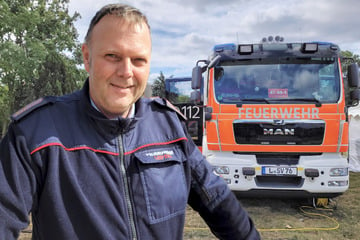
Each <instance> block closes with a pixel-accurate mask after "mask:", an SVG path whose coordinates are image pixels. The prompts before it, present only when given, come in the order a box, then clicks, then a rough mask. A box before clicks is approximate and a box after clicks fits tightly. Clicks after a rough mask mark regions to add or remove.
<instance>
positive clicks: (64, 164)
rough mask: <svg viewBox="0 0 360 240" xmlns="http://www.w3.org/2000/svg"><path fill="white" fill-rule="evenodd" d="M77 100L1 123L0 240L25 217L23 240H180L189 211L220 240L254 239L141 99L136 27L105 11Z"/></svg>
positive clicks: (153, 105)
mask: <svg viewBox="0 0 360 240" xmlns="http://www.w3.org/2000/svg"><path fill="white" fill-rule="evenodd" d="M82 52H83V57H84V64H85V68H86V70H87V71H88V73H89V78H88V80H87V81H86V83H85V85H84V87H83V89H82V90H80V91H78V92H75V93H73V94H70V95H66V96H62V97H47V98H43V99H40V100H38V101H36V102H34V103H33V104H30V105H29V106H27V107H25V108H24V109H22V110H21V111H19V112H18V113H16V114H14V115H13V116H12V119H13V121H12V123H11V125H10V127H9V130H8V133H7V135H6V137H5V138H4V139H3V141H2V143H1V146H0V157H1V162H0V163H1V164H0V194H1V195H0V196H1V200H0V239H7V240H9V239H16V237H17V236H18V233H19V231H20V230H21V229H23V228H25V227H26V226H27V224H28V222H29V219H28V213H29V212H31V213H32V221H33V239H51V240H56V239H66V240H68V239H71V240H74V239H86V240H89V239H96V240H100V239H106V240H109V239H110V240H111V239H145V240H151V239H154V240H155V239H156V240H161V239H164V240H169V239H182V234H183V227H184V215H185V209H186V205H187V203H189V204H190V205H191V206H192V207H193V208H194V209H195V210H196V211H198V212H199V213H200V215H201V216H202V217H203V218H204V219H205V221H206V222H207V224H208V225H209V226H210V228H211V230H212V231H213V233H214V234H215V235H216V236H217V237H219V238H220V239H259V238H260V237H259V234H258V232H257V231H256V229H255V227H254V225H253V223H252V221H251V220H250V218H249V217H248V215H247V213H246V212H245V211H244V210H243V209H242V207H241V206H240V205H239V203H238V201H237V199H236V198H235V197H234V195H233V194H232V193H231V191H230V190H229V189H228V188H227V186H226V184H225V183H224V181H222V180H221V179H220V178H219V177H217V176H215V175H214V174H212V171H211V168H210V166H209V165H208V163H207V162H206V160H205V159H204V158H203V157H202V156H201V153H200V152H199V151H198V149H197V148H196V146H195V145H194V143H193V142H192V141H191V137H189V136H188V134H187V132H186V130H185V128H184V125H183V123H182V120H179V119H181V116H179V115H178V114H177V113H176V111H174V110H173V109H172V108H170V107H168V105H167V103H166V101H164V100H163V99H160V98H157V99H154V100H149V99H143V98H141V96H142V94H143V92H144V90H145V86H146V81H147V79H148V75H149V69H150V55H151V38H150V28H149V26H148V22H147V20H146V17H145V16H144V15H143V14H142V13H141V12H139V11H138V10H137V9H134V8H132V7H131V6H127V5H121V4H116V5H107V6H105V7H103V8H102V9H101V10H100V11H99V12H98V13H97V14H96V15H95V17H94V18H93V20H92V21H91V23H90V27H89V30H88V33H87V36H86V41H85V43H84V45H83V47H82Z"/></svg>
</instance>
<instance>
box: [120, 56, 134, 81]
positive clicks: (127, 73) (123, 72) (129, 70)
mask: <svg viewBox="0 0 360 240" xmlns="http://www.w3.org/2000/svg"><path fill="white" fill-rule="evenodd" d="M117 74H118V75H119V76H120V77H125V78H129V77H132V76H133V66H132V62H131V59H129V58H124V59H123V60H122V61H120V62H119V64H118V68H117Z"/></svg>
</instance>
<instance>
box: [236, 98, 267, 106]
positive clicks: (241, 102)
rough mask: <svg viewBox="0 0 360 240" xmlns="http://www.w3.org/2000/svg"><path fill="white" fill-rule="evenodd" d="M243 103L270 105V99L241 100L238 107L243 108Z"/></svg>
mask: <svg viewBox="0 0 360 240" xmlns="http://www.w3.org/2000/svg"><path fill="white" fill-rule="evenodd" d="M243 102H260V103H266V104H270V102H269V99H267V98H249V99H240V100H239V102H238V103H237V104H236V107H242V105H243Z"/></svg>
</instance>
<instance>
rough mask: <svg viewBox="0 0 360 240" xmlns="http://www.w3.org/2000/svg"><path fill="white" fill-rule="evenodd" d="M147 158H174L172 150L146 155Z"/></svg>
mask: <svg viewBox="0 0 360 240" xmlns="http://www.w3.org/2000/svg"><path fill="white" fill-rule="evenodd" d="M146 156H147V157H153V158H154V159H155V160H165V159H170V158H172V157H173V156H174V151H173V150H164V151H157V152H152V153H146Z"/></svg>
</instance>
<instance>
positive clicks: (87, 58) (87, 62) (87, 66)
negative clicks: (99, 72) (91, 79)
mask: <svg viewBox="0 0 360 240" xmlns="http://www.w3.org/2000/svg"><path fill="white" fill-rule="evenodd" d="M81 51H82V55H83V61H84V66H85V70H86V71H87V72H89V71H90V51H89V45H88V44H86V43H84V44H83V45H82V46H81Z"/></svg>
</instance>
